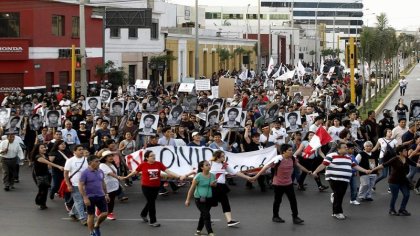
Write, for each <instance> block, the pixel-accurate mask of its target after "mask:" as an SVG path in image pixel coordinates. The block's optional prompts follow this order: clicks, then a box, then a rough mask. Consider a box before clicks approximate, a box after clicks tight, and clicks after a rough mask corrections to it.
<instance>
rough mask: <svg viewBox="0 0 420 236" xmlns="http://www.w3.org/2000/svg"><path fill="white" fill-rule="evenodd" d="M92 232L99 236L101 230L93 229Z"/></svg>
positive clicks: (97, 227)
mask: <svg viewBox="0 0 420 236" xmlns="http://www.w3.org/2000/svg"><path fill="white" fill-rule="evenodd" d="M93 232H95V235H96V236H101V230H100V229H99V226H96V227H94V228H93Z"/></svg>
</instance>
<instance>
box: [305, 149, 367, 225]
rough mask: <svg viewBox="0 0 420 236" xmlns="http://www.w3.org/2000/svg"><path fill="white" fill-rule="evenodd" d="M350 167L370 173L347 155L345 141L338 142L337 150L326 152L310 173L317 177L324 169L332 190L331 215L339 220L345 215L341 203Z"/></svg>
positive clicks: (349, 176) (350, 173)
mask: <svg viewBox="0 0 420 236" xmlns="http://www.w3.org/2000/svg"><path fill="white" fill-rule="evenodd" d="M352 168H353V169H356V170H358V171H361V172H364V173H366V174H369V173H370V170H366V169H364V168H362V167H360V166H358V165H357V164H356V163H355V162H353V161H352V159H351V157H350V156H349V155H348V147H347V144H346V143H339V144H338V147H337V152H334V153H330V154H328V155H327V156H326V158H325V159H324V161H323V162H322V164H320V165H319V166H318V168H317V169H316V170H315V171H314V172H313V173H312V175H313V176H314V177H315V178H318V173H319V172H320V171H322V170H323V169H326V170H325V179H326V180H328V182H329V183H330V186H331V189H332V191H333V193H332V194H331V203H332V204H333V214H332V216H333V217H335V218H336V219H339V220H344V219H346V216H345V215H344V214H343V207H342V204H343V198H344V195H345V194H346V190H347V186H348V185H349V182H350V178H351V175H352Z"/></svg>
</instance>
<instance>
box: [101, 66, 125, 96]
mask: <svg viewBox="0 0 420 236" xmlns="http://www.w3.org/2000/svg"><path fill="white" fill-rule="evenodd" d="M95 69H96V75H98V76H99V77H101V80H103V79H108V82H109V83H111V84H112V89H113V90H116V89H118V86H122V85H123V84H125V83H127V82H128V78H127V73H125V72H124V67H117V66H116V65H115V63H114V62H113V61H107V62H106V63H105V64H104V65H97V66H96V68H95Z"/></svg>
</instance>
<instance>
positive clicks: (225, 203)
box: [215, 184, 231, 213]
mask: <svg viewBox="0 0 420 236" xmlns="http://www.w3.org/2000/svg"><path fill="white" fill-rule="evenodd" d="M229 191H230V190H229V187H228V186H227V185H226V184H217V187H216V189H215V194H216V196H215V197H216V199H217V201H218V202H220V204H221V205H222V210H223V213H225V212H231V209H230V203H229V198H228V196H227V194H228V192H229Z"/></svg>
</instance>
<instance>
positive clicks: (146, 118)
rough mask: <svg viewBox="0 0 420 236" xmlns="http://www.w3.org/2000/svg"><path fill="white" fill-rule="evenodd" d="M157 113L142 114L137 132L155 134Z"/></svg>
mask: <svg viewBox="0 0 420 236" xmlns="http://www.w3.org/2000/svg"><path fill="white" fill-rule="evenodd" d="M158 120H159V115H155V114H145V115H143V116H142V118H141V120H140V125H139V134H142V135H156V134H157V127H158Z"/></svg>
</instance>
